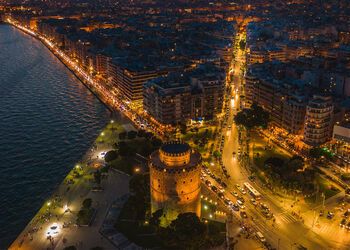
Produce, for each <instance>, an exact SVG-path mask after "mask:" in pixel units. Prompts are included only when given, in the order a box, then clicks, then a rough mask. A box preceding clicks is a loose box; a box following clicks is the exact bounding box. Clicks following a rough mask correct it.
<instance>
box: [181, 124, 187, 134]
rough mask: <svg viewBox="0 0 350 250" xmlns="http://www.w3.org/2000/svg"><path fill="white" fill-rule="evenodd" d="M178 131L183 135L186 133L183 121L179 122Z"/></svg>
mask: <svg viewBox="0 0 350 250" xmlns="http://www.w3.org/2000/svg"><path fill="white" fill-rule="evenodd" d="M180 132H181V134H183V135H184V134H186V132H187V125H186V124H185V123H181V124H180Z"/></svg>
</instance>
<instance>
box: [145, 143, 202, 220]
mask: <svg viewBox="0 0 350 250" xmlns="http://www.w3.org/2000/svg"><path fill="white" fill-rule="evenodd" d="M201 163H202V158H201V155H200V153H198V152H197V151H194V150H193V149H191V148H190V146H189V145H188V144H187V143H181V142H168V143H165V144H164V145H163V146H162V147H161V148H160V149H159V150H157V151H155V152H153V153H152V154H151V156H150V160H149V168H150V189H151V190H150V192H151V210H152V213H154V212H155V211H157V210H159V209H163V212H164V220H162V225H168V224H169V223H170V222H171V221H172V220H174V219H176V218H177V215H178V214H180V213H186V212H193V213H196V214H197V216H198V217H199V216H200V211H201V209H200V190H201V181H200V174H201Z"/></svg>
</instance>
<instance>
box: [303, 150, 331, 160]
mask: <svg viewBox="0 0 350 250" xmlns="http://www.w3.org/2000/svg"><path fill="white" fill-rule="evenodd" d="M309 156H310V157H312V158H314V159H316V160H320V159H322V158H326V159H328V160H330V159H332V158H333V156H334V155H333V154H332V153H331V152H330V151H329V150H328V149H327V148H320V147H314V148H311V149H310V150H309Z"/></svg>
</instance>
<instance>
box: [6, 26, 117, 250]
mask: <svg viewBox="0 0 350 250" xmlns="http://www.w3.org/2000/svg"><path fill="white" fill-rule="evenodd" d="M109 116H110V114H109V111H108V110H107V109H106V108H105V107H104V106H103V104H101V103H100V102H99V101H98V100H97V99H96V98H95V96H93V95H92V94H91V93H90V92H89V91H88V90H87V88H85V87H84V85H82V84H81V83H80V82H79V81H78V80H77V79H76V78H75V77H74V76H73V75H72V74H71V73H70V72H69V70H68V69H66V68H65V66H64V65H62V64H61V63H60V61H59V60H58V59H57V58H56V57H55V56H53V55H52V54H51V53H50V52H49V50H48V49H47V48H46V47H45V46H43V45H42V44H41V43H40V42H39V41H37V40H35V39H34V38H32V37H30V36H28V35H26V34H24V33H22V32H20V31H18V30H16V29H15V28H13V27H11V26H8V25H0V249H5V248H6V247H8V246H9V244H11V242H12V241H13V240H14V239H15V238H16V236H17V235H18V234H19V233H20V232H21V231H22V230H23V229H24V227H25V226H26V224H27V223H28V222H29V221H30V220H31V218H32V217H33V216H34V214H35V213H36V212H37V211H38V209H39V208H40V207H41V205H42V203H43V201H44V200H45V199H46V198H48V197H49V195H50V194H51V193H52V191H53V190H54V189H55V188H56V187H57V186H58V185H59V184H60V182H61V181H62V180H63V178H64V176H65V175H66V174H67V173H68V172H69V170H70V169H71V168H72V167H73V166H74V163H75V162H77V161H79V159H80V158H81V157H82V155H83V154H84V153H85V151H86V150H87V149H88V147H89V146H90V145H91V144H92V141H93V140H94V139H95V137H96V136H97V134H98V133H99V131H100V130H101V129H102V128H103V127H104V125H105V124H106V123H107V121H108V120H109Z"/></svg>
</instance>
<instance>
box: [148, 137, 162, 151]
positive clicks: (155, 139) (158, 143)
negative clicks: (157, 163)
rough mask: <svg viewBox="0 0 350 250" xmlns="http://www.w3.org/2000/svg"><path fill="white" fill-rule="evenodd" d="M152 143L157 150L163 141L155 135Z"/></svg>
mask: <svg viewBox="0 0 350 250" xmlns="http://www.w3.org/2000/svg"><path fill="white" fill-rule="evenodd" d="M151 143H152V146H153V148H154V150H156V149H158V148H160V146H162V143H163V142H162V140H161V139H159V138H157V137H153V138H152V141H151ZM154 150H153V151H154Z"/></svg>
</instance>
